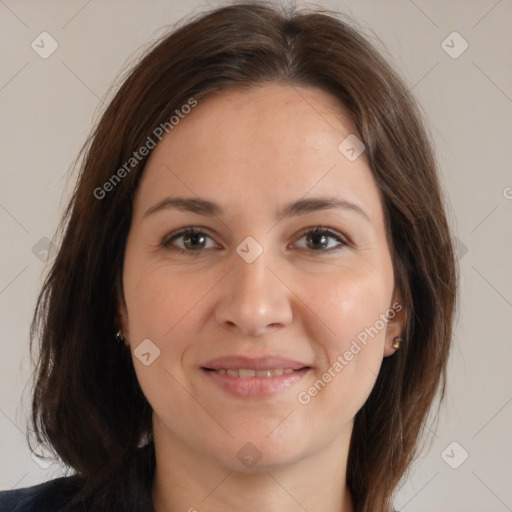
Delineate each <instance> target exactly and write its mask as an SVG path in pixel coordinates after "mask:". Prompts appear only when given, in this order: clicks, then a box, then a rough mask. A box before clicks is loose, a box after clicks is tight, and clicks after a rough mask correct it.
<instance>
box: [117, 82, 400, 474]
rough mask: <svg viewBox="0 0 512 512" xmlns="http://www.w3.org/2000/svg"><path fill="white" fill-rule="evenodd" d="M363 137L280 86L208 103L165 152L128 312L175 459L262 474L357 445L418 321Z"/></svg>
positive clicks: (298, 92) (142, 194) (159, 425)
mask: <svg viewBox="0 0 512 512" xmlns="http://www.w3.org/2000/svg"><path fill="white" fill-rule="evenodd" d="M354 133H355V129H354V127H353V126H352V123H351V121H350V119H349V118H348V116H347V115H346V114H345V113H344V111H343V110H342V108H341V107H340V105H339V104H338V103H337V101H336V100H335V99H334V98H333V97H331V96H330V95H328V94H327V93H325V92H323V91H321V90H319V89H314V88H301V87H293V88H292V87H290V86H288V85H267V86H259V87H253V88H251V89H250V90H246V91H235V90H225V91H223V92H221V93H219V94H216V95H213V96H211V97H208V98H206V99H204V100H200V101H199V102H198V105H197V106H196V107H195V108H194V109H193V110H192V111H191V112H190V113H189V114H188V115H187V116H184V118H183V119H181V120H180V122H179V124H178V125H176V126H175V127H174V128H173V129H172V131H171V132H170V133H169V134H168V135H166V136H165V137H164V138H163V139H162V141H161V142H160V143H159V144H158V146H157V147H156V148H155V149H154V150H153V153H152V155H151V157H150V159H149V161H148V163H147V165H146V169H145V171H144V175H143V177H142V179H141V182H140V185H139V188H138V190H137V193H136V197H135V200H134V212H133V218H132V224H131V228H130V232H129V236H128V241H127V246H126V254H125V261H124V271H123V286H124V296H125V301H126V308H125V307H124V305H123V306H121V307H120V317H121V324H122V327H123V334H124V336H125V338H126V339H127V340H128V342H129V344H130V347H131V350H132V354H133V362H134V366H135V370H136V373H137V377H138V380H139V382H140V385H141V387H142V390H143V392H144V394H145V396H146V397H147V399H148V401H149V403H150V404H151V406H152V408H153V411H154V429H155V435H157V433H158V435H159V437H160V438H165V439H166V440H167V441H166V442H167V443H169V444H170V445H171V446H173V447H174V448H175V449H176V450H178V449H180V450H183V451H184V453H185V452H187V451H188V452H190V453H200V454H201V457H203V458H207V459H208V460H211V461H214V462H216V463H218V464H221V465H223V466H225V467H228V468H230V469H239V470H250V469H251V468H252V467H253V466H254V464H256V465H255V466H254V467H257V468H262V467H265V468H271V467H276V466H279V465H286V464H291V463H293V462H294V461H299V460H302V459H304V458H306V457H308V456H313V455H315V454H318V453H320V452H324V453H327V452H329V453H334V455H335V456H337V457H338V456H339V450H340V449H342V447H346V446H348V441H349V439H350V434H351V430H352V424H353V418H354V415H355V414H356V413H357V411H358V410H359V409H360V408H361V407H362V405H363V404H364V402H365V400H366V399H367V397H368V395H369V393H370V391H371V389H372V387H373V385H374V383H375V380H376V377H377V374H378V372H379V368H380V365H381V362H382V359H383V357H385V356H388V355H391V354H392V353H393V351H394V350H393V348H392V343H393V337H395V336H398V335H399V334H400V331H401V327H402V326H403V321H402V316H403V312H402V313H398V310H399V309H400V306H398V307H396V303H395V302H399V297H398V295H396V296H395V295H394V276H393V270H392V262H391V258H390V253H389V248H388V245H387V240H386V233H385V227H384V215H383V208H382V204H381V200H380V197H379V193H378V188H377V186H376V183H375V181H374V179H373V177H372V173H371V171H370V168H369V167H368V164H367V162H366V160H365V157H364V153H363V154H361V156H359V157H358V158H355V156H357V152H358V149H359V148H358V147H357V146H354V140H355V139H353V138H349V139H348V140H347V141H345V142H343V141H344V140H345V139H346V137H348V136H349V135H350V134H354ZM342 142H343V144H341V146H340V143H342ZM351 148H354V149H353V150H352V149H351ZM178 198H179V199H180V201H179V202H178V201H177V199H178ZM335 201H338V202H339V204H338V205H336V204H334V202H335ZM185 228H187V229H188V228H193V230H194V233H192V234H190V233H188V234H187V233H185V234H183V233H177V232H178V231H179V230H183V229H185ZM315 228H318V229H317V232H316V233H315V232H313V233H312V232H311V231H313V230H315ZM394 303H395V310H392V309H391V308H392V306H393V304H394ZM386 315H388V317H387V316H386ZM389 317H393V319H391V320H389V321H388V322H386V320H387V319H388V318H389ZM239 370H241V371H239ZM268 370H270V371H268ZM256 372H257V373H256Z"/></svg>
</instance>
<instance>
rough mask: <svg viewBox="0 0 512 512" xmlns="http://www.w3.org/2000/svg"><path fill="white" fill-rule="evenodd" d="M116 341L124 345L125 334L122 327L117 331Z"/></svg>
mask: <svg viewBox="0 0 512 512" xmlns="http://www.w3.org/2000/svg"><path fill="white" fill-rule="evenodd" d="M116 343H117V344H118V345H122V344H123V343H124V338H123V335H122V333H121V329H119V330H118V331H117V332H116Z"/></svg>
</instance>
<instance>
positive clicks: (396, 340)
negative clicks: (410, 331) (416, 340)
mask: <svg viewBox="0 0 512 512" xmlns="http://www.w3.org/2000/svg"><path fill="white" fill-rule="evenodd" d="M402 341H404V340H403V339H402V338H400V336H397V337H396V338H394V339H393V348H394V349H395V350H398V349H399V348H400V343H402Z"/></svg>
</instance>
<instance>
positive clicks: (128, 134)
mask: <svg viewBox="0 0 512 512" xmlns="http://www.w3.org/2000/svg"><path fill="white" fill-rule="evenodd" d="M277 82H279V83H287V84H289V85H291V86H293V85H300V86H313V87H319V88H321V89H323V90H325V91H327V92H329V93H331V94H332V95H333V96H335V97H336V98H338V99H339V100H340V102H341V103H342V104H343V105H344V107H345V108H346V109H347V111H348V112H349V114H350V115H351V117H352V120H353V122H354V123H355V126H356V128H357V130H358V134H359V135H360V137H361V139H362V141H363V142H364V144H365V146H366V157H367V159H368V163H369V165H370V168H371V170H372V172H373V175H374V178H375V180H376V182H377V185H378V187H379V189H380V192H381V196H382V198H383V207H384V212H385V218H386V229H387V235H388V242H389V247H390V251H391V256H392V260H393V266H394V272H395V278H396V286H397V287H398V289H399V290H400V291H401V294H402V297H403V305H404V308H405V312H406V327H405V332H404V333H403V335H404V337H405V339H406V340H407V342H406V343H405V345H403V347H402V348H401V349H400V351H398V353H397V354H396V355H395V356H393V357H388V358H385V359H384V361H383V364H382V368H381V371H380V373H379V376H378V379H377V382H376V384H375V387H374V389H373V390H372V392H371V394H370V396H369V398H368V400H367V402H366V403H365V404H364V406H363V407H362V409H361V410H360V411H359V412H358V413H357V415H356V418H355V425H354V431H353V435H352V440H351V446H350V453H349V458H348V468H347V470H348V472H347V484H348V486H349V488H350V491H351V494H352V497H353V500H354V504H355V509H356V510H358V511H370V510H379V511H388V510H390V507H391V499H392V495H393V492H394V490H395V488H396V487H397V484H398V482H399V480H400V479H401V477H402V476H403V475H404V472H405V471H406V470H407V468H408V467H409V465H410V463H411V461H412V458H413V456H414V453H415V448H416V446H417V443H418V440H419V438H420V434H421V432H422V426H423V424H424V421H425V418H426V415H427V413H428V411H429V409H430V407H431V405H432V403H433V401H434V398H435V396H436V392H437V391H440V392H441V393H440V396H441V397H442V396H443V393H444V386H445V373H446V362H447V357H448V352H449V346H450V340H451V332H452V318H453V315H454V308H455V302H456V284H457V269H456V264H455V259H454V252H453V248H452V244H451V239H450V234H449V227H448V224H447V220H446V215H445V205H444V203H443V198H442V194H441V190H440V187H439V182H438V176H437V170H436V163H435V159H434V156H433V151H432V148H431V144H430V142H429V137H428V135H427V133H426V131H425V128H424V125H423V121H422V119H421V116H420V114H419V113H418V109H417V107H416V104H415V102H414V100H413V98H412V97H411V95H410V94H409V91H408V89H407V87H406V86H405V85H404V84H403V82H402V81H401V80H400V78H399V77H398V76H397V75H396V74H395V72H394V71H393V70H392V68H391V67H390V66H389V65H388V64H387V63H386V62H385V60H384V59H383V58H382V57H381V56H380V54H379V53H378V52H377V51H376V50H375V49H374V47H373V46H372V45H371V44H370V43H369V42H368V41H367V40H366V39H364V38H363V37H362V36H361V35H360V34H359V33H358V32H357V31H356V30H354V29H353V28H352V27H351V24H348V23H346V22H344V21H342V20H341V19H339V15H338V16H337V15H335V13H332V12H330V11H325V10H318V9H317V10H315V11H297V10H295V9H284V8H283V9H281V10H278V9H277V8H276V7H275V6H270V5H267V4H264V3H254V4H250V3H249V4H248V3H243V4H234V5H230V6H227V7H223V8H219V9H216V10H213V11H211V12H208V13H206V14H200V15H199V16H197V17H196V18H194V19H192V20H188V21H187V23H186V24H183V25H181V26H178V27H177V28H175V29H174V30H173V31H172V32H171V33H170V34H167V35H166V36H165V37H164V38H163V39H162V40H160V41H159V42H158V44H156V45H155V46H154V47H153V48H152V49H150V51H148V52H147V53H146V55H145V56H144V58H142V59H141V60H140V61H139V63H138V64H136V65H135V67H134V68H133V69H132V71H131V72H130V73H129V74H128V75H127V76H126V77H125V78H124V80H123V83H122V85H121V87H120V89H119V90H118V92H117V94H116V95H115V97H114V98H113V99H112V101H111V102H110V103H109V105H108V107H107V108H106V110H105V112H104V114H103V115H102V117H101V119H100V120H99V123H98V125H97V127H96V128H95V130H94V132H93V134H92V136H91V137H90V139H89V140H88V142H87V143H86V145H85V146H84V148H83V149H82V153H81V155H82V156H83V158H82V165H81V172H80V176H79V180H78V184H77V186H76V189H75V191H74V194H73V196H72V198H71V201H70V203H69V205H68V208H67V210H66V213H65V217H64V219H63V225H62V226H63V231H64V233H63V240H62V243H61V245H60V250H59V252H58V255H57V257H56V259H55V261H54V263H53V266H52V268H51V271H50V273H49V275H48V277H47V279H46V281H45V284H44V287H43V289H42V292H41V295H40V297H39V300H38V305H37V308H36V311H35V315H34V320H33V324H32V342H31V347H32V349H33V348H34V347H33V342H34V339H35V338H36V336H37V335H38V334H39V335H40V347H39V348H40V351H39V354H38V366H37V381H36V384H35V388H34V396H33V404H32V422H33V425H34V429H35V433H36V438H37V440H38V442H46V443H49V444H50V445H51V446H52V447H53V449H54V450H55V452H56V453H57V454H58V455H59V457H60V458H61V459H62V461H63V462H64V463H65V464H67V465H68V466H70V467H71V468H73V469H74V470H75V471H76V472H77V474H78V475H79V476H80V477H81V479H82V480H81V481H82V483H83V488H82V491H83V495H88V496H93V497H95V498H94V500H95V501H94V502H95V503H97V506H98V507H99V509H102V507H103V508H106V507H107V506H108V504H109V503H111V502H110V501H109V500H110V499H111V498H112V495H113V492H114V491H113V489H117V490H116V494H117V497H118V498H119V492H121V491H120V490H119V489H120V487H119V485H121V483H120V476H119V475H120V474H122V473H121V468H122V467H123V464H124V463H125V462H126V460H127V458H128V457H130V456H132V455H133V454H134V453H135V451H136V448H137V446H138V445H139V444H140V443H141V441H142V440H143V439H145V436H147V435H149V436H150V435H151V408H150V405H149V404H148V402H147V400H146V399H145V397H144V396H143V394H142V392H141V389H140V387H139V385H138V382H137V379H136V375H135V372H134V369H133V365H132V362H131V357H130V354H129V352H127V349H125V348H124V347H122V348H120V347H116V345H115V343H114V341H113V337H114V333H115V331H116V325H115V318H116V312H117V307H118V299H119V297H120V296H121V297H122V281H121V275H122V266H123V257H124V249H125V243H126V239H127V235H128V231H129V227H130V221H131V215H132V202H133V193H134V191H135V189H136V187H137V183H138V181H139V179H140V177H141V175H142V172H143V169H144V164H145V162H146V161H147V158H148V157H147V156H145V157H143V158H140V161H138V162H137V163H136V164H135V165H133V166H132V165H131V164H130V166H129V167H127V166H126V163H127V162H129V161H130V159H131V158H133V154H134V152H135V151H137V150H138V149H139V148H141V147H142V146H144V145H145V144H147V141H148V137H151V136H152V134H154V131H155V129H157V128H158V127H159V126H160V125H161V124H162V123H166V122H167V123H168V122H169V119H170V118H171V116H172V115H173V114H174V113H175V111H176V110H177V109H180V107H181V106H182V105H185V104H187V103H188V102H190V100H191V98H194V99H195V101H198V102H200V101H201V98H204V97H206V96H207V95H209V94H213V93H215V92H216V91H220V90H221V89H224V88H228V87H250V86H251V85H254V84H265V83H277ZM153 138H154V137H153ZM132 163H133V162H132ZM123 166H124V169H125V171H126V172H125V173H122V172H121V174H122V175H123V176H122V179H119V180H116V181H115V183H113V182H112V176H113V175H114V174H116V173H117V175H118V176H120V174H119V173H118V170H119V169H121V168H123ZM109 180H111V181H110V183H111V184H112V186H108V187H107V188H108V189H109V190H108V195H107V194H106V192H105V193H103V192H101V193H100V192H98V190H103V191H105V190H107V188H105V187H104V184H105V183H107V182H109ZM99 196H103V198H98V197H99ZM64 223H66V224H64ZM116 486H118V487H116ZM119 499H120V498H119ZM125 506H126V510H128V509H129V508H128V506H129V505H125Z"/></svg>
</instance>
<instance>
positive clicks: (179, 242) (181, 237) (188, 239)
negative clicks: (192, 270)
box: [161, 227, 217, 254]
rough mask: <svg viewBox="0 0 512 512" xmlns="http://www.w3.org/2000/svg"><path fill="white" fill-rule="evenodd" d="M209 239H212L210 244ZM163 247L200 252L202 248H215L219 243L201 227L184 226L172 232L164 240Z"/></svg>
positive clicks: (179, 250)
mask: <svg viewBox="0 0 512 512" xmlns="http://www.w3.org/2000/svg"><path fill="white" fill-rule="evenodd" d="M208 240H211V244H210V246H208ZM161 245H162V247H165V248H167V249H170V248H172V249H176V250H177V251H178V252H182V253H184V252H187V253H189V254H190V253H194V252H195V253H196V254H199V253H200V252H201V250H202V249H215V248H217V245H216V244H215V243H214V242H213V240H212V239H211V238H210V237H209V236H208V235H207V234H206V233H205V232H204V231H201V230H200V229H196V228H192V227H189V228H183V229H180V230H178V231H175V232H174V233H171V234H170V235H169V236H168V237H166V238H165V239H164V240H163V241H162V244H161Z"/></svg>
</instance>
